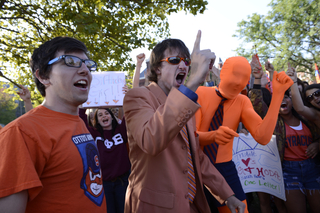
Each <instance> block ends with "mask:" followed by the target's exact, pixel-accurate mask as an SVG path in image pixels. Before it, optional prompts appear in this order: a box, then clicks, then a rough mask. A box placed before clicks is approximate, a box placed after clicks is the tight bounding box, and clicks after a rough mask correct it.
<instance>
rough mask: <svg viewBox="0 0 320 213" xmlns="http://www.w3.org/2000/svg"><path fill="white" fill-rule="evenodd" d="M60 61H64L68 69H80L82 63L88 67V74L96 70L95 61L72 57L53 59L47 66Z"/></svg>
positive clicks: (65, 56) (64, 56)
mask: <svg viewBox="0 0 320 213" xmlns="http://www.w3.org/2000/svg"><path fill="white" fill-rule="evenodd" d="M61 59H63V60H64V63H65V64H66V65H67V66H68V67H76V68H80V67H81V66H82V62H83V63H84V64H85V65H86V66H87V67H88V69H89V70H90V72H92V71H96V69H97V63H96V62H95V61H93V60H90V59H81V58H79V57H77V56H73V55H61V56H59V57H58V58H54V59H52V60H50V61H49V62H48V65H51V64H54V63H56V62H58V61H59V60H61Z"/></svg>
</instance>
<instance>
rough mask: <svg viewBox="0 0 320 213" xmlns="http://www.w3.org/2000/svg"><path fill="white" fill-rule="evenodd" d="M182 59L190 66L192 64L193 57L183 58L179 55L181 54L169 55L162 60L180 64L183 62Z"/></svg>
mask: <svg viewBox="0 0 320 213" xmlns="http://www.w3.org/2000/svg"><path fill="white" fill-rule="evenodd" d="M181 60H182V61H184V64H185V65H186V66H190V64H191V59H190V58H182V57H179V56H171V57H167V58H164V59H162V60H161V61H166V62H168V63H169V64H173V65H177V64H179V63H180V62H181Z"/></svg>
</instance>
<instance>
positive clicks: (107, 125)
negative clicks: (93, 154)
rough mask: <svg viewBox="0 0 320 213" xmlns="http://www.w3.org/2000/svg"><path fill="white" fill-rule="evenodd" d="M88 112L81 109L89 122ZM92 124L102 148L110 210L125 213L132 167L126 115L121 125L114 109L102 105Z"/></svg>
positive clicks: (99, 149) (91, 130)
mask: <svg viewBox="0 0 320 213" xmlns="http://www.w3.org/2000/svg"><path fill="white" fill-rule="evenodd" d="M84 111H85V110H84V109H80V117H81V118H82V119H83V120H84V121H85V123H87V120H86V119H87V116H86V114H85V113H84ZM92 124H93V127H89V126H88V130H89V131H90V133H91V135H92V136H93V138H94V140H95V142H96V144H97V148H98V151H99V156H100V164H101V170H102V178H103V187H104V192H105V196H106V201H107V212H108V213H110V212H111V213H123V212H124V200H125V193H126V189H127V186H128V177H129V174H130V168H131V165H130V161H129V156H128V150H127V142H128V140H127V129H126V125H125V121H124V118H123V119H122V122H121V124H119V123H118V120H117V118H116V117H115V116H114V115H113V113H112V112H111V110H110V109H108V108H98V109H97V110H96V111H95V113H94V117H93V122H92Z"/></svg>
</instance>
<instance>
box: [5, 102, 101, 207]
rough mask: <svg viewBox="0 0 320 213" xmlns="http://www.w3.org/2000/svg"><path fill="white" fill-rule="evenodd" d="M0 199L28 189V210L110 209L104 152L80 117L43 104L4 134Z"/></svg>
mask: <svg viewBox="0 0 320 213" xmlns="http://www.w3.org/2000/svg"><path fill="white" fill-rule="evenodd" d="M0 150H1V155H0V162H1V163H0V197H5V196H8V195H12V194H15V193H18V192H20V191H23V190H28V203H27V207H26V212H32V213H37V212H52V213H53V212H74V213H76V212H101V213H102V212H106V202H105V198H104V191H103V186H102V177H101V170H100V165H99V155H98V151H97V148H96V145H95V142H94V140H93V138H92V136H91V135H90V133H89V132H88V130H87V128H86V126H85V124H84V123H83V121H82V120H81V119H80V118H79V116H74V115H69V114H65V113H59V112H55V111H52V110H49V109H47V108H46V107H44V106H39V107H37V108H35V109H33V110H31V111H30V112H28V113H27V114H25V115H23V116H21V117H20V118H18V119H16V120H14V121H13V122H11V123H10V124H8V125H7V126H5V127H4V128H3V129H2V130H1V133H0Z"/></svg>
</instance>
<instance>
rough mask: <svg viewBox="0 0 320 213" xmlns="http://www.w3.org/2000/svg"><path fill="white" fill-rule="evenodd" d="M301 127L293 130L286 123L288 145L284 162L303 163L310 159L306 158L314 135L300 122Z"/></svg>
mask: <svg viewBox="0 0 320 213" xmlns="http://www.w3.org/2000/svg"><path fill="white" fill-rule="evenodd" d="M301 124H302V125H301ZM300 125H301V126H300V128H295V129H293V128H292V127H290V126H289V125H288V124H286V123H285V126H286V145H285V151H284V160H288V161H302V160H306V159H308V158H309V157H308V156H306V150H307V148H308V146H309V145H310V144H311V143H312V134H311V132H310V130H309V128H308V127H307V126H306V125H305V124H304V123H303V122H301V121H300Z"/></svg>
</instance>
